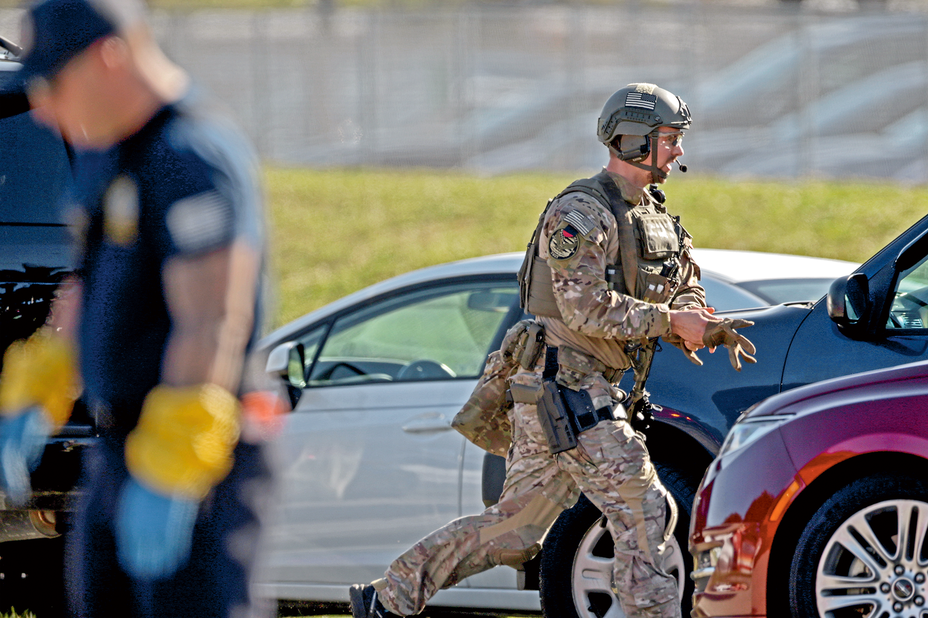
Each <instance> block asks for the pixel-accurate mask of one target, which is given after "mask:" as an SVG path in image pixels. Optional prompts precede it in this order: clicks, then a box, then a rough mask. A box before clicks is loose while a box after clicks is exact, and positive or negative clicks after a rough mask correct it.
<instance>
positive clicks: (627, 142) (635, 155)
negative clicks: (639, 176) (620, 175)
mask: <svg viewBox="0 0 928 618" xmlns="http://www.w3.org/2000/svg"><path fill="white" fill-rule="evenodd" d="M616 142H618V146H619V147H618V151H619V152H618V157H619V159H621V160H623V161H643V160H644V159H645V157H647V156H648V154H649V153H650V151H651V147H650V141H649V140H648V136H647V135H620V136H619V137H618V139H617V140H616Z"/></svg>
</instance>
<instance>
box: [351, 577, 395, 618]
mask: <svg viewBox="0 0 928 618" xmlns="http://www.w3.org/2000/svg"><path fill="white" fill-rule="evenodd" d="M348 598H349V599H350V600H351V615H352V616H353V617H354V618H401V616H398V615H396V614H394V613H392V612H388V611H387V608H385V607H384V606H383V604H382V603H381V602H380V599H378V598H377V591H376V590H374V587H373V586H371V585H370V584H355V585H354V586H352V587H351V588H349V589H348Z"/></svg>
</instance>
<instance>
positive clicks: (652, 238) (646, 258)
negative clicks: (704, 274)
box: [519, 172, 690, 319]
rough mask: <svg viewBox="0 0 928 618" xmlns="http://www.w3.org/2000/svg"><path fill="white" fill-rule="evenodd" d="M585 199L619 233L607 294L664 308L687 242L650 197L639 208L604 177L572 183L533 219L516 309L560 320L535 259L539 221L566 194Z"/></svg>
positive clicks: (545, 273)
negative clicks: (601, 207)
mask: <svg viewBox="0 0 928 618" xmlns="http://www.w3.org/2000/svg"><path fill="white" fill-rule="evenodd" d="M576 192H579V193H586V194H587V195H590V196H591V197H593V198H594V199H595V200H596V201H598V202H599V203H600V204H605V205H607V206H608V207H609V210H610V211H611V212H612V215H613V216H614V217H615V221H616V225H617V226H618V231H619V255H617V256H614V259H615V262H614V263H613V264H610V265H608V266H606V282H607V283H608V284H609V289H611V290H615V291H616V292H619V293H620V294H627V295H629V296H632V297H634V298H637V299H639V300H643V301H647V302H650V303H665V302H667V301H669V300H670V299H671V298H672V297H673V293H674V291H675V290H676V288H677V286H678V285H679V283H680V256H681V255H682V253H683V250H684V246H685V245H684V243H685V241H686V239H688V238H690V235H689V234H688V233H687V231H686V230H685V229H683V226H682V225H680V219H679V217H671V216H670V215H669V214H667V212H666V211H665V210H664V209H663V207H661V206H659V205H658V204H657V203H655V202H654V201H652V199H651V198H650V196H648V198H646V199H644V200H643V202H644V203H643V204H640V205H633V204H629V203H628V202H626V201H625V200H624V199H622V195H621V193H620V192H619V189H618V187H616V185H615V182H614V181H613V180H612V179H611V178H610V177H609V175H608V174H607V173H606V172H601V173H599V174H597V175H596V176H593V177H592V178H585V179H582V180H577V181H575V182H573V183H571V184H570V186H568V187H567V188H566V189H564V190H563V191H561V192H560V193H559V194H558V195H556V196H555V197H554V198H552V199H551V200H549V201H548V205H547V206H545V209H544V211H543V212H542V213H541V216H539V218H538V225H537V226H536V227H535V231H534V233H533V234H532V238H531V241H530V242H529V244H528V247H527V250H526V252H525V259H524V260H523V261H522V267H521V268H520V269H519V292H520V302H521V305H522V308H523V309H524V310H525V311H526V312H528V313H531V314H532V315H535V316H544V317H553V318H558V319H562V317H561V312H560V310H559V309H558V307H557V303H556V301H555V299H554V289H553V286H552V281H551V267H550V266H548V263H547V260H545V259H543V258H541V257H540V256H539V255H538V242H539V239H540V238H541V230H542V227H543V226H544V221H545V215H546V214H547V213H548V209H549V208H550V207H551V204H553V203H554V202H555V201H556V200H557V199H558V198H560V197H561V196H563V195H566V194H568V193H576Z"/></svg>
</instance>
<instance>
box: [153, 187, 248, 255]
mask: <svg viewBox="0 0 928 618" xmlns="http://www.w3.org/2000/svg"><path fill="white" fill-rule="evenodd" d="M166 223H167V228H168V233H169V234H170V235H171V240H173V241H174V244H175V245H177V248H178V250H179V251H180V252H181V253H195V252H198V251H203V250H206V249H211V248H214V247H216V246H218V245H219V244H220V243H222V242H223V241H226V240H229V239H230V238H231V237H232V233H233V227H234V221H233V213H232V205H231V204H230V203H229V201H228V200H227V199H226V198H225V197H224V196H223V195H221V194H220V193H219V192H218V191H215V190H212V191H204V192H202V193H197V194H196V195H191V196H189V197H185V198H183V199H180V200H178V201H176V202H174V203H173V204H172V205H171V207H170V209H169V210H168V213H167V221H166Z"/></svg>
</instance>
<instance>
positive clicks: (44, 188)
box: [0, 70, 70, 224]
mask: <svg viewBox="0 0 928 618" xmlns="http://www.w3.org/2000/svg"><path fill="white" fill-rule="evenodd" d="M14 76H15V72H13V71H4V70H0V89H2V88H5V87H6V86H7V85H8V84H9V83H10V82H11V81H12V80H13V77H14ZM69 179H70V166H69V162H68V157H67V152H66V150H65V147H64V144H63V142H62V140H61V138H60V137H59V136H58V135H56V134H55V133H53V132H52V131H51V130H49V129H47V128H45V127H43V126H41V125H38V124H37V123H36V122H35V121H34V120H33V119H32V115H31V114H19V115H17V116H13V117H11V118H5V119H2V120H0V223H37V224H49V223H52V224H54V223H64V221H63V214H62V212H61V211H62V209H61V208H60V204H59V198H60V196H61V194H62V192H63V191H64V189H65V188H66V186H67V183H68V182H69Z"/></svg>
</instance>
